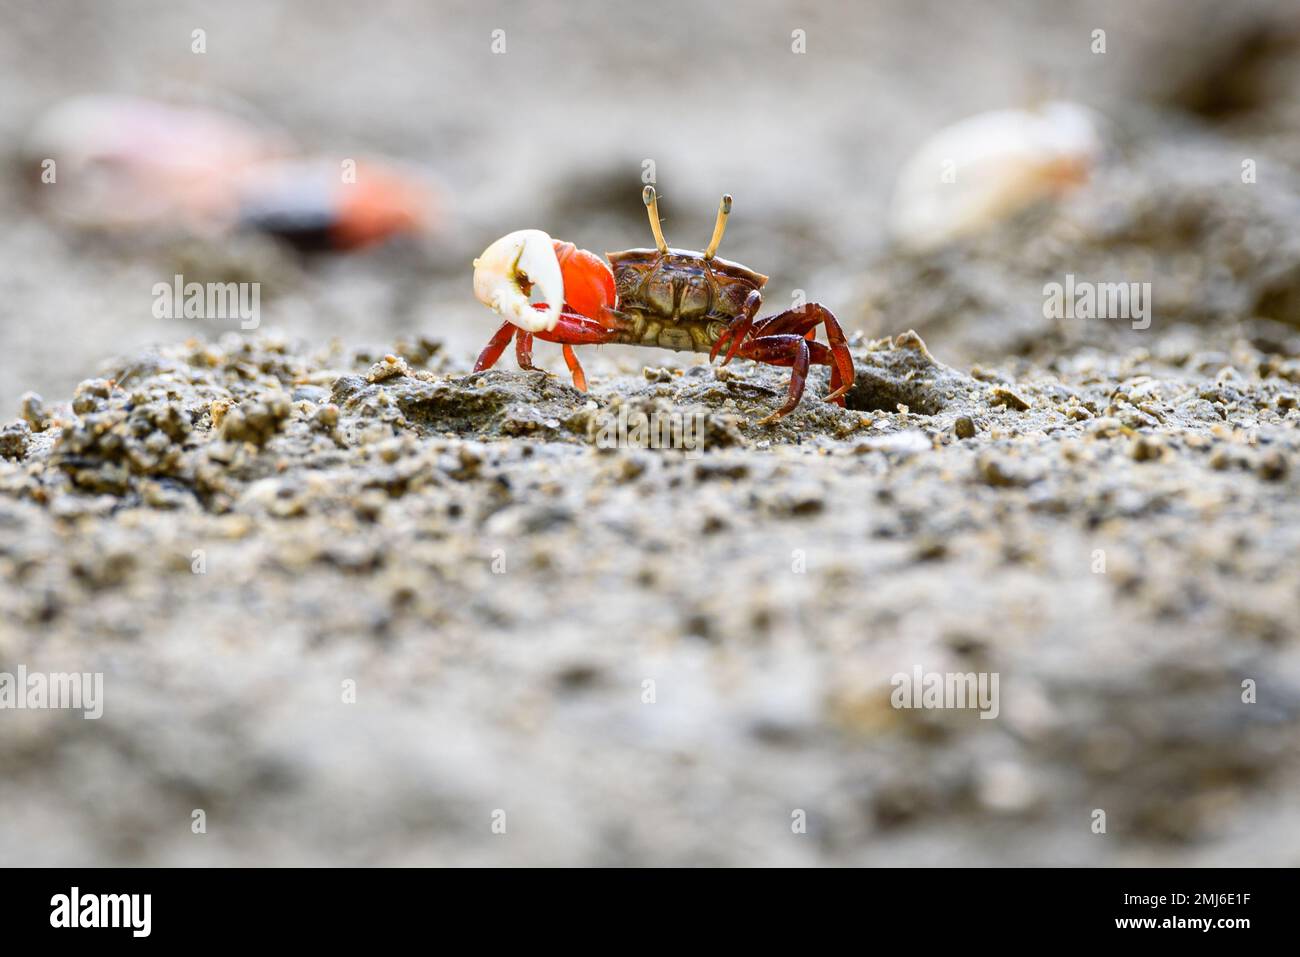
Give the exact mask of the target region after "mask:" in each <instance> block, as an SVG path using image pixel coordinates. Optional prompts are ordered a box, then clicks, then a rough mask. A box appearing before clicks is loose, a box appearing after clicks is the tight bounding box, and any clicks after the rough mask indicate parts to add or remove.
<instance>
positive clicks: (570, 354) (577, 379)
mask: <svg viewBox="0 0 1300 957" xmlns="http://www.w3.org/2000/svg"><path fill="white" fill-rule="evenodd" d="M561 349H562V351H563V352H564V364H565V365H567V366H568V367H569V371H570V372H571V373H573V387H574V388H575V389H577V390H578V391H579V392H586V391H587V374H586V373H585V372H583V371H582V363H581V362H579V361H578V355H577V353H575V352H574V351H573V346H571V345H569V344H568V343H567V342H566V343H565V344H564V345H563V346H562V347H561Z"/></svg>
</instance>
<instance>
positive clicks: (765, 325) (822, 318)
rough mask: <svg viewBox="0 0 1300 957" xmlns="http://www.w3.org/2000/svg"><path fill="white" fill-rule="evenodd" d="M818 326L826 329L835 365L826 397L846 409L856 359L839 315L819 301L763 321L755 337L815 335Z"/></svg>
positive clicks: (756, 330)
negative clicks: (850, 351) (841, 325)
mask: <svg viewBox="0 0 1300 957" xmlns="http://www.w3.org/2000/svg"><path fill="white" fill-rule="evenodd" d="M818 325H825V326H826V339H827V341H828V342H829V343H830V348H831V354H832V356H833V357H834V360H835V361H834V363H832V364H831V368H832V370H833V371H832V372H831V391H830V393H829V394H828V395H827V396H826V400H825V401H827V402H834V403H836V404H837V405H840V406H843V405H844V401H843V397H844V393H846V392H848V391H849V389H851V388H852V387H853V356H852V355H851V354H850V353H849V342H848V340H847V339H846V338H844V330H843V329H841V328H840V323H839V320H837V319H836V318H835V314H834V313H833V312H831V311H830V310H829V309H827V308H826V307H825V306H823V305H822V304H821V303H818V302H809V303H805V304H804V306H803V307H802V308H801V309H787V310H786V311H785V312H782V313H778V314H777V315H775V316H769V317H768V318H766V319H761V320H759V322H758V324H757V325H756V326H755V327H754V336H755V338H758V337H761V336H770V335H774V334H778V333H797V334H799V335H808V337H809V338H810V339H811V338H812V336H813V335H815V330H816V327H817V326H818Z"/></svg>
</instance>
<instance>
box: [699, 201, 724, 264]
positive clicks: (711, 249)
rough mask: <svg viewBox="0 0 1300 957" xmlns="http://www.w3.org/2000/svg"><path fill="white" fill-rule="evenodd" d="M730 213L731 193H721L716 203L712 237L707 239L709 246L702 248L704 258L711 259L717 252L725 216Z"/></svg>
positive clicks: (720, 242)
mask: <svg viewBox="0 0 1300 957" xmlns="http://www.w3.org/2000/svg"><path fill="white" fill-rule="evenodd" d="M730 215H731V194H730V193H723V194H722V202H720V203H718V218H717V220H716V221H715V222H714V224H713V238H712V239H710V240H709V246H708V248H707V249H705V250H704V258H705V259H712V258H713V257H714V255H716V254H717V252H718V247H719V246H720V245H722V234H723V233H725V232H726V231H727V217H728V216H730Z"/></svg>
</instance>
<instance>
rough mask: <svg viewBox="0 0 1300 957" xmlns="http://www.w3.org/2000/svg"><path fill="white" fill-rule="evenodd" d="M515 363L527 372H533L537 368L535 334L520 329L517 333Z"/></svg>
mask: <svg viewBox="0 0 1300 957" xmlns="http://www.w3.org/2000/svg"><path fill="white" fill-rule="evenodd" d="M515 362H516V363H517V364H518V365H519V368H521V369H523V370H524V371H525V372H532V371H534V369H536V368H537V367H536V366H534V365H533V334H532V333H531V332H525V331H524V330H523V329H520V330H519V331H518V332H517V333H515Z"/></svg>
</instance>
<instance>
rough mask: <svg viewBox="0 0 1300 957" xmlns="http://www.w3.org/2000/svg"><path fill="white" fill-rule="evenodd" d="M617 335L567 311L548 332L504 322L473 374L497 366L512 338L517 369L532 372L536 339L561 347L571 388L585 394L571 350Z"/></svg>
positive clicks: (541, 305)
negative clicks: (521, 327)
mask: <svg viewBox="0 0 1300 957" xmlns="http://www.w3.org/2000/svg"><path fill="white" fill-rule="evenodd" d="M538 308H540V309H545V308H547V306H546V304H545V303H539V304H538ZM618 335H619V330H618V329H613V328H611V327H609V326H606V325H604V324H603V323H600V322H597V321H596V320H595V319H591V318H589V317H587V316H584V315H580V314H579V313H576V312H574V311H572V310H571V309H569V308H568V307H565V308H564V309H563V310H561V312H560V318H559V321H558V322H556V324H555V328H554V329H552V330H551V331H550V332H528V331H526V330H524V329H520V328H519V327H518V326H516V325H514V323H511V322H503V323H502V324H501V328H499V329H497V331H496V332H495V333H494V334H493V336H492V338H491V339H490V340H488V344H487V346H486V347H484V349H483V351H482V352H481V353H479V357H478V361H477V362H476V363H475V364H474V371H475V372H482V371H484V370H485V369H491V368H492V367H493V366H494V365H496V363H497V360H498V359H500V358H501V353H503V352H505V349H506V346H507V345H509V343H510V340H511V338H514V340H515V359H516V361H517V362H518V363H519V368H521V369H524V370H531V369H533V368H534V366H533V339H534V338H537V339H542V340H544V341H546V342H556V343H559V344H560V345H562V346H563V347H564V350H563V351H564V363H565V365H567V366H568V367H569V372H570V373H571V374H572V375H573V385H574V387H575V388H577V389H578V390H580V391H582V392H586V391H587V376H586V374H585V373H584V372H583V370H582V363H580V362H579V361H578V356H577V354H576V353H575V352H574V351H573V346H575V345H578V346H596V345H601V344H602V343H606V342H616V341H617V340H618Z"/></svg>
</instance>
